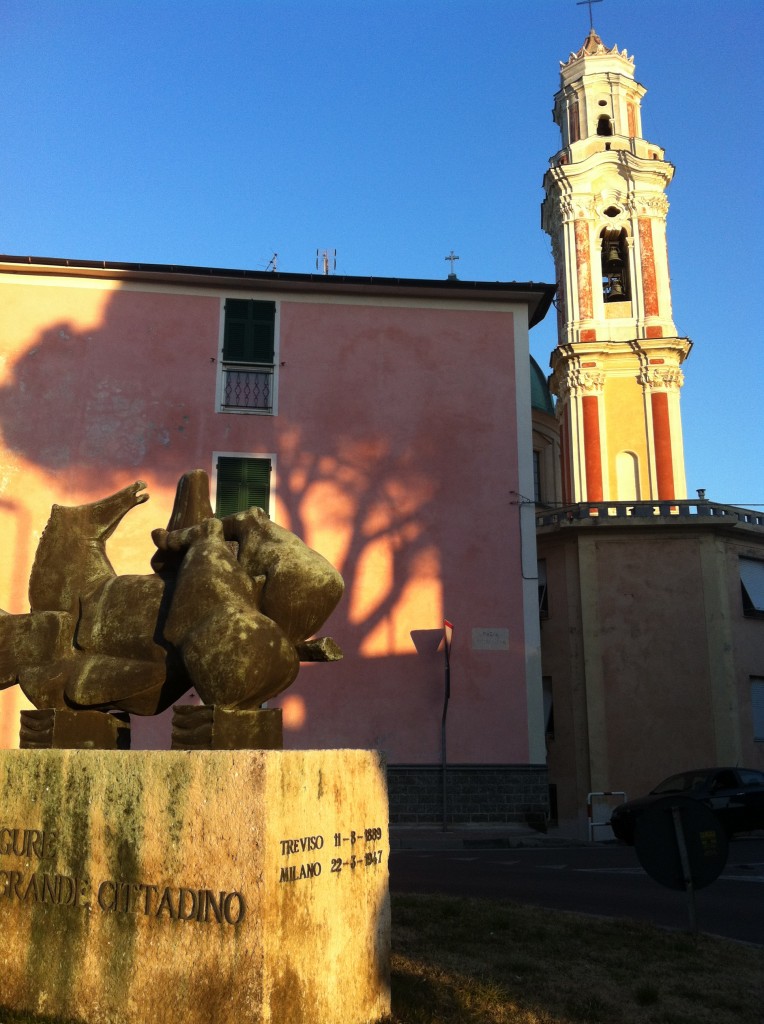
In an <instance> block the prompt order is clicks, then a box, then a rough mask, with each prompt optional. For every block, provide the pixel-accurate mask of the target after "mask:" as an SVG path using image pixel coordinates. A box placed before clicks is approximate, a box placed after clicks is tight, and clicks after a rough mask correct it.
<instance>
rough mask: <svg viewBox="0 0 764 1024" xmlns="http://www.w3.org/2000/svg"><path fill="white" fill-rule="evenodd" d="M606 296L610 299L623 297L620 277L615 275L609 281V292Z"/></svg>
mask: <svg viewBox="0 0 764 1024" xmlns="http://www.w3.org/2000/svg"><path fill="white" fill-rule="evenodd" d="M608 298H609V299H610V300H611V301H615V300H616V299H622V298H623V284H622V282H621V279H620V277H615V278H613V280H612V281H611V282H610V294H609V295H608Z"/></svg>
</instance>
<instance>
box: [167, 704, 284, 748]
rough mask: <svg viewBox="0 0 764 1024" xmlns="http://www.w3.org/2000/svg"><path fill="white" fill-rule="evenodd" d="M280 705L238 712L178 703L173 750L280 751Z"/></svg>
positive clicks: (281, 745)
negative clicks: (278, 706)
mask: <svg viewBox="0 0 764 1024" xmlns="http://www.w3.org/2000/svg"><path fill="white" fill-rule="evenodd" d="M283 746H284V734H283V730H282V725H281V708H257V709H255V710H253V711H237V710H232V709H229V708H219V707H217V706H215V705H214V704H213V705H209V704H201V705H195V704H177V705H176V706H175V707H174V708H173V716H172V749H173V750H281V749H282V747H283Z"/></svg>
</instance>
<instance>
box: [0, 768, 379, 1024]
mask: <svg viewBox="0 0 764 1024" xmlns="http://www.w3.org/2000/svg"><path fill="white" fill-rule="evenodd" d="M388 852H389V844H388V832H387V797H386V789H385V775H384V765H383V763H382V761H381V758H380V757H379V755H377V754H375V753H373V752H370V751H358V750H329V751H194V752H180V751H166V752H145V751H132V752H131V751H124V752H119V751H90V750H89V751H83V750H78V751H73V750H10V751H9V750H6V751H0V935H2V943H0V979H2V984H0V1017H2V1011H3V1010H5V1011H9V1010H13V1011H25V1012H31V1013H39V1014H41V1015H47V1016H48V1017H61V1018H63V1019H67V1020H82V1021H87V1022H88V1024H210V1022H211V1021H214V1022H215V1024H255V1022H257V1024H370V1022H372V1021H373V1022H376V1021H377V1020H378V1019H379V1018H380V1017H383V1016H384V1015H385V1014H386V1013H387V1012H389V904H388V868H387V860H388Z"/></svg>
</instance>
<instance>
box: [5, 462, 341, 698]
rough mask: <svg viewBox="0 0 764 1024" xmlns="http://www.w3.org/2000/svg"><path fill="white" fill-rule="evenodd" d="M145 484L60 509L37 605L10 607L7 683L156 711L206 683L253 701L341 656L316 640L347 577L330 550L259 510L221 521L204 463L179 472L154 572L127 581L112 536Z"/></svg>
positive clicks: (40, 566)
mask: <svg viewBox="0 0 764 1024" xmlns="http://www.w3.org/2000/svg"><path fill="white" fill-rule="evenodd" d="M145 487H146V485H145V484H144V483H142V482H141V481H138V482H137V483H134V484H132V485H131V486H129V487H125V488H124V489H123V490H121V491H118V492H117V493H116V494H113V495H112V496H111V497H108V498H104V499H103V500H101V501H97V502H94V503H93V504H90V505H81V506H79V507H74V508H66V507H63V506H60V505H54V506H53V508H52V511H51V515H50V519H49V521H48V525H47V526H46V527H45V531H44V533H43V535H42V537H41V538H40V543H39V546H38V549H37V553H36V555H35V560H34V564H33V566H32V572H31V576H30V581H29V605H30V609H31V611H30V612H29V613H28V614H24V615H10V614H7V613H6V612H2V611H0V689H4V688H5V687H8V686H12V685H14V684H16V683H18V685H19V686H20V687H21V689H22V690H23V692H24V694H25V695H26V696H27V697H28V698H29V700H30V701H31V702H32V703H33V704H34V705H35V707H37V708H40V709H43V708H53V709H74V710H100V711H110V710H117V711H123V712H127V713H129V714H136V715H155V714H159V713H160V712H161V711H164V710H165V709H166V708H168V707H170V706H171V705H172V704H173V703H174V702H175V701H176V700H178V699H179V698H180V697H181V696H182V695H183V694H184V693H186V692H187V691H188V690H190V689H192V688H193V689H195V690H196V692H197V693H198V695H199V697H201V699H202V700H203V701H204V703H205V704H214V705H216V706H218V707H221V708H227V709H237V710H250V709H256V708H258V707H260V705H262V704H263V703H264V702H265V701H267V700H269V699H270V698H272V697H275V696H276V695H277V694H279V693H281V692H282V691H283V690H285V689H286V688H287V687H288V686H289V685H290V684H291V683H292V682H294V679H295V677H296V675H297V672H298V670H299V666H300V661H301V660H303V661H314V660H322V661H335V660H337V659H339V658H341V657H342V653H341V651H340V650H339V648H338V647H337V645H336V644H335V643H334V642H333V641H332V640H331V639H330V638H328V637H325V638H323V639H321V640H313V641H310V640H309V639H308V638H309V637H312V636H314V634H315V633H316V631H317V630H319V629H320V628H321V626H322V625H323V624H324V622H325V621H326V619H327V618H328V617H329V615H330V614H331V613H332V611H333V610H334V608H335V607H336V605H337V603H338V601H339V599H340V597H341V596H342V592H343V589H344V584H343V581H342V577H341V576H340V574H339V573H338V572H337V571H336V570H335V569H334V568H333V567H332V566H331V565H330V564H329V562H327V560H326V559H325V558H323V556H321V555H319V554H318V553H317V552H315V551H313V550H311V549H310V548H309V547H307V545H305V544H304V543H303V542H302V541H301V540H299V539H298V538H297V537H296V536H294V534H292V533H290V532H289V531H288V530H285V529H283V528H282V527H280V526H278V525H277V524H276V523H273V522H272V521H271V520H270V519H269V518H268V516H267V515H266V513H265V512H263V511H262V510H261V509H259V508H250V509H248V510H246V511H245V512H239V513H236V514H234V515H230V516H226V517H224V518H222V519H216V518H214V517H213V513H212V508H211V506H210V501H209V481H208V478H207V475H206V473H204V472H203V471H202V470H194V471H193V472H191V473H186V474H185V475H184V476H183V477H181V479H180V481H179V483H178V489H177V493H176V496H175V505H174V507H173V513H172V516H171V518H170V522H169V523H168V526H167V529H166V530H154V532H153V533H152V538H153V540H154V544H155V546H156V549H157V550H156V552H155V553H154V557H153V558H152V562H151V565H152V568H153V570H154V572H153V573H151V574H148V575H144V576H130V575H125V576H117V575H116V573H115V572H114V569H113V568H112V565H111V563H110V562H109V559H108V557H107V555H106V541H107V540H108V538H109V537H110V536H111V535H112V534H113V532H114V531H115V529H116V528H117V526H118V525H119V523H120V522H121V521H122V519H123V517H124V516H125V515H126V514H127V512H129V511H130V509H132V508H135V506H136V505H140V504H141V503H143V502H145V501H147V500H148V494H147V493H146V492H145Z"/></svg>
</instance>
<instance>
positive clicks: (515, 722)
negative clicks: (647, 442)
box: [0, 275, 528, 763]
mask: <svg viewBox="0 0 764 1024" xmlns="http://www.w3.org/2000/svg"><path fill="white" fill-rule="evenodd" d="M3 288H4V296H5V299H6V302H5V304H4V307H3V312H2V314H0V315H2V318H3V321H4V323H3V324H2V329H3V332H4V338H5V339H7V344H6V345H5V347H4V353H3V354H4V356H5V362H4V365H3V366H2V374H3V375H2V376H1V377H0V433H1V435H2V446H1V447H0V525H2V534H1V535H0V536H2V553H3V562H2V570H1V574H2V579H0V607H3V608H5V609H6V610H8V611H24V610H26V605H25V603H24V594H25V591H26V583H27V579H28V574H29V569H30V566H31V561H32V558H33V557H34V550H35V548H36V544H37V539H38V537H39V533H40V531H41V530H42V528H43V526H44V524H45V521H46V519H47V516H48V512H49V508H50V504H51V503H52V502H53V501H57V502H59V503H60V504H77V503H79V502H84V501H91V500H94V499H95V498H97V497H100V496H103V495H105V494H107V493H110V492H111V491H113V490H116V489H118V488H119V487H122V486H124V485H125V484H127V483H129V482H131V481H132V480H135V479H139V478H140V479H144V480H146V481H147V482H148V484H149V491H150V493H151V501H150V502H149V503H148V504H146V505H144V506H141V507H140V508H138V509H136V510H134V511H133V512H131V513H130V514H129V516H128V517H127V518H126V519H125V521H124V523H123V524H122V526H121V527H120V528H119V530H118V531H117V533H116V534H115V536H114V538H113V540H112V542H111V546H110V549H109V550H110V555H111V556H112V559H113V561H114V563H115V566H116V567H117V569H118V571H120V572H126V571H130V572H147V571H149V568H148V561H149V558H150V556H151V552H152V545H151V541H150V536H149V535H150V530H151V529H152V528H154V527H156V526H164V525H166V521H167V518H168V516H169V512H170V508H171V505H172V498H173V494H174V489H175V484H176V482H177V479H178V477H179V475H180V474H181V473H182V472H184V471H185V470H187V469H191V468H194V467H201V468H204V469H207V470H208V471H209V472H210V473H212V470H213V452H227V453H241V454H244V455H247V454H257V455H270V456H271V457H273V458H274V460H275V472H274V483H275V493H274V494H273V495H272V507H271V513H272V515H273V516H274V518H275V519H276V520H277V521H279V522H281V523H282V524H283V525H285V526H287V527H289V528H291V529H293V530H294V531H295V532H297V533H298V534H300V535H301V536H303V537H304V538H305V539H306V540H307V541H308V543H310V544H311V545H312V546H314V547H316V548H317V549H318V550H320V551H321V552H322V553H324V554H325V555H326V556H327V557H329V558H330V559H331V560H332V561H333V562H334V563H335V564H336V565H337V567H338V568H339V569H340V571H341V572H342V573H343V575H344V577H345V579H346V583H347V594H346V597H345V599H344V600H343V602H342V603H341V605H340V607H339V608H338V610H337V611H336V612H335V614H334V616H333V617H332V619H331V621H330V622H329V623H328V625H327V627H326V630H325V632H328V633H330V634H331V635H332V636H334V637H335V638H336V639H337V640H338V641H339V643H340V644H341V645H342V647H343V648H344V650H345V660H344V661H343V662H342V663H340V664H338V665H328V666H327V665H317V666H306V667H304V668H303V669H302V671H301V674H300V677H299V678H298V681H297V683H296V684H295V686H294V687H292V688H291V689H290V691H288V693H287V694H286V695H285V700H284V702H283V703H284V707H285V721H286V742H287V745H289V746H354V747H355V746H359V747H366V746H370V747H379V748H382V749H384V750H385V751H386V752H387V754H388V757H389V759H390V761H391V762H395V763H401V762H433V761H437V760H438V757H439V742H440V716H441V710H442V696H443V655H442V652H440V653H438V652H437V650H436V648H437V644H438V631H439V630H440V629H441V626H442V621H443V617H444V616H446V617H448V618H449V619H451V620H452V621H453V622H454V624H455V627H456V628H455V634H454V646H453V654H452V686H453V693H452V702H451V708H450V712H449V737H448V739H449V759H450V760H451V761H453V762H475V763H490V762H504V763H507V762H517V763H522V762H523V761H525V760H527V756H528V726H527V715H526V703H525V692H526V691H525V645H524V640H523V609H522V591H521V584H522V581H521V574H520V568H519V558H520V556H519V542H520V535H519V527H518V519H517V505H516V504H513V503H512V493H511V492H512V491H516V490H518V489H519V488H518V467H517V424H516V404H515V387H516V380H515V366H514V360H515V355H514V344H513V316H512V314H511V313H510V312H508V311H507V310H506V309H505V310H501V309H500V308H498V307H497V305H496V304H494V305H493V306H492V307H491V308H486V309H484V308H481V307H480V304H479V303H477V302H475V303H465V302H460V303H458V304H455V303H453V302H448V301H446V300H444V301H442V302H439V303H433V302H429V303H428V302H423V301H422V302H417V301H415V300H410V301H409V302H408V304H407V303H406V302H404V301H403V300H392V301H383V300H380V299H373V300H368V301H364V300H363V299H362V298H361V299H358V298H354V299H353V300H352V301H349V300H347V299H339V298H338V297H332V295H331V294H330V293H329V292H328V290H327V296H326V298H325V299H324V297H323V296H319V298H316V297H315V296H302V297H295V296H292V297H287V296H279V295H278V294H277V293H275V292H274V293H270V294H262V295H257V296H253V297H262V298H275V299H277V300H279V302H280V305H279V351H278V360H279V362H280V367H279V388H278V390H279V396H278V415H277V416H273V417H270V416H261V415H243V414H233V413H219V412H216V411H215V387H216V373H217V358H218V355H219V343H220V323H221V302H222V300H223V298H224V297H225V294H226V292H225V291H224V290H217V291H214V290H212V289H207V290H205V289H203V288H196V289H194V288H192V287H190V286H188V285H185V286H184V287H182V288H172V287H170V286H167V285H162V286H161V287H159V286H157V287H153V288H152V287H148V286H145V285H140V284H131V285H129V286H125V287H122V288H120V287H115V286H114V285H113V284H111V283H108V282H93V281H89V282H86V283H84V282H81V281H80V282H78V281H67V280H65V279H61V278H55V279H50V280H47V281H46V280H41V279H39V278H38V279H36V280H34V281H32V280H29V281H27V280H26V279H25V278H24V276H23V275H17V276H15V277H14V278H13V280H10V281H6V282H5V284H4V285H3ZM239 295H241V293H239ZM282 299H283V301H281V300H282ZM527 372H528V371H527V366H523V367H522V373H523V374H524V375H526V376H527ZM496 628H503V629H508V630H509V638H510V646H509V650H508V651H505V650H491V651H485V650H474V649H473V645H472V642H471V638H472V630H473V629H496ZM9 693H10V691H6V693H5V695H4V696H5V702H4V703H5V707H6V714H5V716H4V718H3V719H2V720H0V743H2V744H3V745H9V744H10V742H12V737H11V728H12V731H13V733H14V734H15V728H16V726H15V722H14V723H13V726H12V727H11V726H9V724H8V723H9V721H10V718H11V712H12V711H13V710H14V709H15V704H14V702H16V703H18V702H17V698H16V696H15V695H14V696H13V697H9ZM9 709H10V710H9ZM0 713H2V712H1V708H0ZM166 728H167V723H164V724H162V725H157V723H151V722H150V723H148V724H147V723H145V722H142V723H141V722H139V723H137V724H136V725H135V726H134V730H135V742H136V744H137V745H141V744H144V743H145V744H151V743H157V744H163V741H164V742H165V744H166ZM162 729H164V730H165V735H164V736H162V735H160V733H161V731H162Z"/></svg>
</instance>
